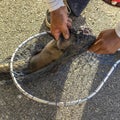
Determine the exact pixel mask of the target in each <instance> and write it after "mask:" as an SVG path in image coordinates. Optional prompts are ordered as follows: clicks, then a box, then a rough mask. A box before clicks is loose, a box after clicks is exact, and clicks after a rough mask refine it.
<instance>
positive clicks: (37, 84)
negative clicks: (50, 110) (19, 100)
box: [11, 32, 119, 106]
mask: <svg viewBox="0 0 120 120" xmlns="http://www.w3.org/2000/svg"><path fill="white" fill-rule="evenodd" d="M76 33H77V37H76V44H75V45H74V46H71V47H70V48H68V49H67V50H66V51H65V52H64V54H63V56H62V57H60V58H59V59H58V60H56V61H54V62H52V63H51V64H49V65H47V66H45V67H44V68H42V69H40V70H38V71H36V72H34V73H30V74H26V73H24V69H25V68H26V67H27V66H28V64H29V59H30V58H31V57H32V56H34V55H35V54H37V53H39V52H40V51H41V50H42V49H43V48H44V47H45V45H46V44H47V43H48V42H49V41H51V40H52V39H53V38H52V37H51V36H50V35H49V34H47V33H46V32H44V33H40V34H37V35H35V36H32V37H30V38H29V39H27V40H26V41H24V42H23V43H22V44H21V45H20V46H19V47H18V48H17V49H16V51H15V53H14V54H13V56H12V59H11V74H12V78H13V80H14V83H15V84H16V86H17V87H18V88H19V90H20V91H21V92H22V93H23V94H25V95H26V96H27V97H29V98H31V99H33V100H35V101H37V102H41V103H45V104H49V105H57V106H67V105H75V104H79V103H81V102H83V101H86V100H88V99H90V98H91V97H93V96H94V95H95V94H96V93H97V92H98V91H99V90H100V89H101V87H102V86H103V84H104V82H105V81H104V82H103V79H104V78H105V77H106V75H107V73H108V72H109V70H110V69H111V67H112V66H113V65H114V63H115V62H116V61H117V60H118V59H119V54H118V52H117V53H116V54H113V55H97V54H94V53H90V52H89V51H87V49H88V48H89V47H90V45H91V44H92V43H93V42H94V40H95V37H94V36H93V35H83V34H81V33H80V32H76ZM71 39H73V38H71ZM78 48H79V49H78ZM110 74H111V73H110ZM108 77H109V76H108ZM101 83H102V84H101ZM100 84H101V85H100ZM99 85H100V86H99ZM97 88H98V89H97Z"/></svg>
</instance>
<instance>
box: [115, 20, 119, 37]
mask: <svg viewBox="0 0 120 120" xmlns="http://www.w3.org/2000/svg"><path fill="white" fill-rule="evenodd" d="M115 32H116V34H117V35H118V37H120V22H119V23H118V24H117V26H116V28H115Z"/></svg>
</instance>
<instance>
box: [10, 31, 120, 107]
mask: <svg viewBox="0 0 120 120" xmlns="http://www.w3.org/2000/svg"><path fill="white" fill-rule="evenodd" d="M46 34H47V32H42V33H39V34H36V35H34V36H32V37H30V38H28V39H27V40H25V41H24V42H23V43H21V44H20V45H19V46H18V48H17V49H16V50H15V52H14V53H13V55H12V58H11V61H10V73H11V76H12V79H13V81H14V83H15V85H16V87H17V88H18V89H19V90H20V92H22V93H23V94H24V95H25V96H27V97H28V98H30V99H32V100H34V101H36V102H39V103H44V104H48V105H54V106H55V105H56V106H70V105H77V104H81V103H83V102H85V101H87V100H88V99H90V98H92V97H93V96H95V95H96V94H97V93H98V92H99V91H100V90H101V88H102V87H103V85H104V84H105V83H106V81H107V80H108V78H109V77H110V75H111V74H112V72H113V71H114V70H115V68H116V67H117V65H118V64H119V63H120V60H118V61H117V62H116V63H115V64H114V65H113V66H112V68H111V69H110V71H109V72H108V74H107V75H106V77H105V78H104V79H103V80H102V82H101V83H100V85H99V86H98V87H97V88H96V89H95V91H94V92H92V93H91V94H90V95H89V96H87V97H85V98H82V99H79V100H75V101H69V102H58V103H56V102H51V101H47V100H43V99H40V98H37V97H35V96H33V95H31V94H29V93H28V92H26V91H25V90H24V89H23V88H22V87H21V86H20V84H19V83H18V82H17V80H16V78H15V75H14V72H15V71H14V69H13V61H14V57H15V55H16V53H17V51H18V50H19V49H20V48H21V47H22V46H23V45H24V44H26V43H27V42H29V41H31V40H32V39H33V38H37V37H40V36H43V35H46Z"/></svg>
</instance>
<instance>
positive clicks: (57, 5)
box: [48, 0, 65, 12]
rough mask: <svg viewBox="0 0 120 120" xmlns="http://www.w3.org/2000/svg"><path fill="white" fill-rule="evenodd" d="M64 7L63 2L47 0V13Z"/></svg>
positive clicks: (61, 0)
mask: <svg viewBox="0 0 120 120" xmlns="http://www.w3.org/2000/svg"><path fill="white" fill-rule="evenodd" d="M62 6H65V4H64V2H63V0H55V1H54V0H48V9H49V12H52V11H55V10H57V9H59V8H60V7H62Z"/></svg>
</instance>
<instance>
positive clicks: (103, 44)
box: [89, 29, 120, 54]
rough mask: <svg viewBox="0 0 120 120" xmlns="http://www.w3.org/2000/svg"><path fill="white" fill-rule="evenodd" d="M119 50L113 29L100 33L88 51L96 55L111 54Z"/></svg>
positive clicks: (117, 39) (119, 39) (119, 40)
mask: <svg viewBox="0 0 120 120" xmlns="http://www.w3.org/2000/svg"><path fill="white" fill-rule="evenodd" d="M119 48H120V38H119V37H118V36H117V34H116V32H115V30H114V29H108V30H105V31H102V32H101V33H100V34H99V36H98V38H97V39H96V41H95V43H94V44H93V45H92V46H91V47H90V48H89V51H91V52H95V53H97V54H113V53H115V52H116V51H117V50H118V49H119Z"/></svg>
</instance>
